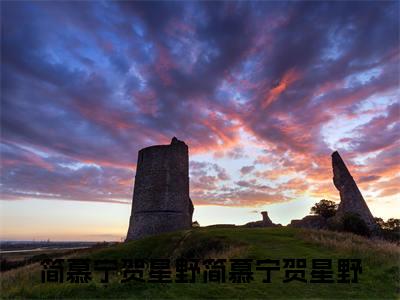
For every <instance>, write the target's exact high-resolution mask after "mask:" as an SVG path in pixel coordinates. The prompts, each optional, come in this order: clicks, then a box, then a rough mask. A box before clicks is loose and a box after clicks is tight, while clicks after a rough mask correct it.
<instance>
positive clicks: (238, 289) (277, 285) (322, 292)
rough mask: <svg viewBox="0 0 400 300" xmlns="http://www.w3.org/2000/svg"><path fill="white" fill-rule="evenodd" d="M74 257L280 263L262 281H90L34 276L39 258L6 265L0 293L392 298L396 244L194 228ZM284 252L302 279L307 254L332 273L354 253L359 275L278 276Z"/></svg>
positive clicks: (257, 275)
mask: <svg viewBox="0 0 400 300" xmlns="http://www.w3.org/2000/svg"><path fill="white" fill-rule="evenodd" d="M77 257H78V258H83V257H86V258H90V259H92V260H94V259H117V260H119V261H120V260H122V259H126V258H128V259H129V258H146V259H151V258H170V259H171V261H175V259H176V258H180V257H185V258H200V259H206V258H226V259H232V258H249V259H254V260H257V259H267V258H268V259H280V263H281V270H280V271H277V272H273V273H272V283H263V278H264V277H265V271H256V270H255V262H253V265H252V269H253V272H254V280H251V281H250V283H232V282H230V281H229V280H228V279H229V276H228V273H229V271H230V264H229V262H227V264H226V266H227V277H226V283H222V284H219V283H203V282H202V280H203V279H202V274H203V271H204V268H203V267H202V270H201V272H200V274H199V275H198V280H197V281H196V283H174V282H173V283H148V282H144V283H141V282H129V283H120V282H119V280H120V279H121V278H122V277H121V275H118V274H113V273H110V283H108V284H102V283H100V278H99V277H100V276H101V275H102V274H101V273H96V272H95V273H93V274H94V275H93V280H92V281H91V282H90V283H80V284H72V283H65V282H64V283H62V284H56V283H45V284H43V283H41V277H40V276H41V270H42V267H41V266H40V265H39V264H35V265H31V266H27V267H24V268H20V269H16V270H12V271H8V272H5V273H3V274H2V276H1V295H2V297H3V298H14V297H21V298H77V297H79V298H96V297H106V298H138V299H143V298H263V299H266V298H270V299H276V298H283V299H287V298H326V299H333V298H336V299H338V298H340V299H346V298H348V299H350V298H352V299H358V298H363V299H398V298H399V289H400V288H399V284H398V283H399V259H400V253H399V247H398V246H395V245H394V244H390V243H385V242H380V241H371V240H367V239H364V238H361V237H358V236H354V235H352V234H340V233H334V232H327V231H314V230H301V229H295V228H286V227H279V228H198V229H193V230H190V231H179V232H173V233H168V234H163V235H160V236H156V237H150V238H146V239H143V240H140V241H134V242H129V243H124V244H119V245H117V246H113V247H110V248H106V249H96V250H92V251H89V252H88V251H86V252H82V253H81V254H79V255H77ZM284 258H306V259H307V268H306V279H308V281H309V279H310V278H311V276H310V273H311V260H312V259H317V258H329V259H332V260H333V269H332V270H333V272H334V275H333V278H334V279H336V273H337V259H339V258H358V259H361V262H362V273H361V274H360V275H359V282H358V283H349V284H348V283H336V282H335V283H310V282H307V283H302V282H296V281H292V282H288V283H283V279H284V275H285V269H284V268H283V261H282V260H283V259H284ZM171 270H172V278H173V279H174V278H175V276H174V271H175V270H174V268H173V267H172V268H171Z"/></svg>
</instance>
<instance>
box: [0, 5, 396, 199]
mask: <svg viewBox="0 0 400 300" xmlns="http://www.w3.org/2000/svg"><path fill="white" fill-rule="evenodd" d="M1 8H2V10H1V14H2V15H1V18H2V28H1V30H2V38H1V44H2V46H1V47H2V49H1V50H2V51H1V61H2V68H1V83H2V86H1V95H2V97H1V127H2V130H1V139H2V145H3V148H2V151H3V157H2V164H4V166H5V167H4V168H3V169H2V178H4V180H2V183H3V187H4V189H3V190H4V194H7V197H8V198H13V197H16V198H24V197H35V195H36V196H37V197H45V196H46V195H47V196H48V197H54V198H60V199H71V200H77V199H78V200H79V199H80V200H90V201H114V200H113V199H114V196H113V197H111V196H108V195H106V194H107V191H111V192H112V193H113V195H115V199H127V201H129V199H130V192H129V189H128V187H129V186H130V185H131V181H130V180H131V179H130V178H131V177H130V176H131V175H132V174H131V173H130V172H131V171H130V170H132V169H133V168H134V165H135V162H136V153H137V151H138V150H139V149H140V148H142V147H145V146H149V145H152V144H159V143H168V142H169V141H170V138H171V137H172V136H175V135H177V136H179V138H180V139H183V140H185V141H186V142H187V143H188V144H189V145H190V147H191V151H192V153H200V152H205V151H208V152H210V153H213V154H214V157H215V158H216V160H218V158H229V159H232V160H240V159H244V158H248V157H250V156H251V155H252V154H251V153H247V152H246V150H244V149H245V148H244V145H240V143H241V141H242V138H243V136H242V133H243V132H245V133H246V134H247V135H251V136H252V137H253V138H254V141H255V143H256V144H257V145H262V146H261V147H265V149H266V155H267V156H268V155H270V156H273V157H274V160H273V162H271V158H270V157H261V158H256V157H255V159H256V160H257V162H260V163H261V162H262V163H263V164H264V165H263V166H267V165H268V166H271V165H274V167H276V168H278V169H279V172H277V173H280V174H285V173H287V174H294V173H299V172H302V174H304V175H305V176H309V177H308V178H311V179H313V180H316V179H318V178H319V177H318V173H321V172H325V171H326V170H328V169H329V168H328V167H327V166H328V164H327V162H326V160H325V159H324V158H323V157H326V156H327V155H328V154H329V152H330V151H331V149H329V147H328V142H327V140H326V139H325V138H324V134H323V133H324V132H323V131H324V126H325V125H326V124H327V123H329V122H331V121H335V119H336V118H338V117H342V118H347V119H349V120H354V119H356V118H357V117H358V115H359V114H362V113H360V107H362V106H363V105H365V103H366V102H367V99H368V98H371V97H382V98H384V100H382V101H381V103H380V105H381V107H382V108H381V110H383V112H384V113H383V114H382V111H381V112H380V113H378V112H375V114H374V117H373V118H371V120H370V121H368V122H367V123H363V124H361V125H359V126H358V127H356V129H355V130H353V132H352V133H353V136H351V137H349V136H343V137H342V138H341V141H342V142H343V143H344V144H346V145H347V147H348V148H347V149H346V150H348V151H353V152H354V153H357V154H360V153H361V154H368V153H371V152H376V151H381V152H380V153H379V154H378V157H380V158H381V159H382V162H383V164H382V166H380V165H379V164H378V163H376V162H375V160H374V159H369V162H370V164H371V168H369V169H368V170H362V169H360V170H359V175H360V176H363V177H360V178H364V181H365V179H367V180H368V181H369V182H372V181H376V180H377V179H378V178H382V177H384V176H386V175H385V172H386V171H385V170H384V168H383V166H385V167H386V168H389V169H390V170H393V168H394V166H393V158H394V157H397V156H398V153H396V151H395V148H394V147H395V144H396V140H398V134H397V132H399V128H398V114H399V112H398V105H397V104H393V102H394V101H393V100H390V101H389V100H388V99H386V98H388V97H389V96H387V95H388V94H390V93H392V94H393V93H394V92H393V91H394V90H395V89H396V88H397V86H398V76H399V72H398V68H397V66H398V61H399V51H398V45H399V14H398V12H399V9H400V7H399V3H398V2H391V1H386V2H379V3H377V2H363V3H360V2H307V1H305V2H295V3H294V2H287V3H286V2H279V3H278V2H231V1H229V2H188V3H186V2H185V3H183V2H164V1H162V2H154V1H151V2H104V3H100V2H99V3H97V2H96V3H92V2H79V3H71V2H54V3H53V2H34V1H32V2H10V1H6V2H2V3H1ZM368 72H373V75H368ZM374 72H375V73H374ZM394 97H396V95H395V96H394ZM396 117H397V118H396ZM371 136H374V138H370V137H371ZM348 155H349V157H351V158H354V157H355V155H353V154H351V153H348ZM292 159H296V160H295V162H293V161H292ZM300 160H301V162H300ZM304 161H305V162H304ZM311 162H314V163H315V164H316V165H317V167H315V168H311V169H310V168H309V166H310V165H312V164H311ZM68 166H69V167H68ZM71 166H72V167H71ZM77 166H79V167H77ZM190 168H191V180H192V187H193V191H194V197H193V198H194V199H195V200H196V199H197V200H198V201H199V203H207V201H209V202H212V201H217V200H215V197H220V200H218V201H220V202H221V203H225V204H231V205H237V204H238V203H242V204H243V203H253V204H254V203H262V201H265V202H266V203H267V202H269V201H272V202H273V201H285V200H286V199H287V197H286V196H283V194H282V193H283V188H284V187H283V186H282V187H281V189H280V190H279V189H278V190H269V189H268V186H265V185H263V184H262V183H258V181H257V180H256V181H251V180H254V178H250V179H249V180H247V181H237V182H236V184H235V183H234V182H230V180H231V178H232V174H229V173H228V172H227V170H226V169H224V168H222V167H221V165H220V164H218V161H216V162H215V163H199V162H191V164H190ZM253 169H254V167H252V166H245V167H243V168H242V169H241V170H240V172H241V174H248V176H253V173H256V172H252V171H253ZM369 171H371V172H372V171H373V172H375V173H371V174H367V173H368V172H369ZM387 174H391V173H390V172H388V173H387ZM255 175H257V174H255ZM258 175H259V176H261V177H263V176H265V178H267V177H268V180H275V179H276V178H272V177H273V176H275V175H274V174H267V172H260V173H258ZM392 175H393V174H392ZM392 175H390V176H392ZM374 176H375V177H374ZM112 178H114V179H112ZM265 178H264V179H265ZM113 180H117V181H118V182H119V183H118V182H117V183H115V181H113ZM229 184H232V186H234V187H229V186H228V185H229ZM295 184H297V185H298V186H301V188H304V189H307V188H308V187H307V186H304V185H301V184H300V182H294V183H293V182H292V184H288V185H287V186H286V188H287V189H291V188H295ZM389 188H390V189H392V187H388V190H389ZM250 189H254V191H251V190H250ZM267 190H268V191H267ZM298 190H300V188H298ZM35 193H36V194H35ZM263 193H264V195H265V197H264V198H262V194H263ZM382 193H384V191H382ZM263 199H264V200H263ZM116 201H120V200H116ZM122 201H124V200H122ZM218 201H217V202H218ZM246 201H247V202H246Z"/></svg>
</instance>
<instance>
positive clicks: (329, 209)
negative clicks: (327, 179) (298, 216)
mask: <svg viewBox="0 0 400 300" xmlns="http://www.w3.org/2000/svg"><path fill="white" fill-rule="evenodd" d="M337 207H338V205H337V204H336V203H335V202H333V201H331V200H325V199H322V200H321V201H319V202H318V203H315V205H314V206H313V207H311V214H313V215H319V216H321V217H323V218H325V219H328V218H330V217H333V216H334V215H335V214H336V211H337Z"/></svg>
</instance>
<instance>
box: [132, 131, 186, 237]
mask: <svg viewBox="0 0 400 300" xmlns="http://www.w3.org/2000/svg"><path fill="white" fill-rule="evenodd" d="M192 215H193V204H192V201H191V200H190V198H189V149H188V146H187V145H186V144H185V143H184V142H183V141H180V140H178V139H177V138H176V137H174V138H173V139H172V141H171V144H170V145H158V146H151V147H147V148H144V149H142V150H140V151H139V154H138V162H137V170H136V176H135V187H134V192H133V200H132V212H131V218H130V222H129V229H128V234H127V237H126V240H127V241H129V240H135V239H139V238H142V237H145V236H149V235H156V234H160V233H163V232H169V231H175V230H181V229H190V228H191V226H192Z"/></svg>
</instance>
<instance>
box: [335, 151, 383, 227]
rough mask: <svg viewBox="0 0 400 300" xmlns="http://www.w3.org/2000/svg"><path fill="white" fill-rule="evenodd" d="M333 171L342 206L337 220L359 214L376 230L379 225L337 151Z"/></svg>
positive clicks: (340, 205)
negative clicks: (346, 215)
mask: <svg viewBox="0 0 400 300" xmlns="http://www.w3.org/2000/svg"><path fill="white" fill-rule="evenodd" d="M332 169H333V184H334V185H335V187H336V189H337V190H338V191H339V193H340V204H339V208H338V211H337V213H336V215H335V218H336V219H340V218H341V217H343V216H344V215H345V214H346V213H353V214H357V215H359V217H360V218H361V219H362V220H363V221H364V222H365V223H366V224H367V226H368V227H369V229H370V230H376V229H377V225H376V223H375V221H374V217H373V216H372V214H371V212H370V210H369V208H368V206H367V203H366V202H365V200H364V198H363V196H362V195H361V192H360V190H359V189H358V187H357V184H356V182H355V181H354V179H353V177H352V176H351V174H350V172H349V170H348V169H347V167H346V165H345V163H344V162H343V160H342V158H341V157H340V155H339V153H338V152H337V151H335V152H333V153H332Z"/></svg>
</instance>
